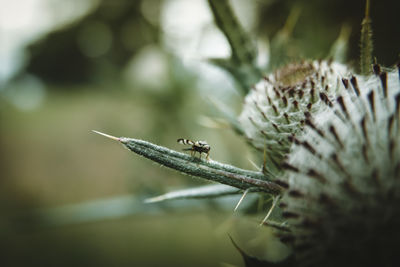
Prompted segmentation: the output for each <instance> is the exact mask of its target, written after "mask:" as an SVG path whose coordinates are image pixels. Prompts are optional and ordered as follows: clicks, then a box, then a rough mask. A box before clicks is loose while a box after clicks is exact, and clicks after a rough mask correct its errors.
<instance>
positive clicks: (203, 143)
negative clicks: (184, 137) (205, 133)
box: [198, 141, 208, 146]
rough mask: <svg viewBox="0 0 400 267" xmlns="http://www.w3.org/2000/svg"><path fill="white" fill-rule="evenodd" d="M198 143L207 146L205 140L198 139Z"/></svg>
mask: <svg viewBox="0 0 400 267" xmlns="http://www.w3.org/2000/svg"><path fill="white" fill-rule="evenodd" d="M198 144H199V145H200V146H208V144H207V142H205V141H199V142H198Z"/></svg>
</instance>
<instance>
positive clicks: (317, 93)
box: [239, 61, 349, 170]
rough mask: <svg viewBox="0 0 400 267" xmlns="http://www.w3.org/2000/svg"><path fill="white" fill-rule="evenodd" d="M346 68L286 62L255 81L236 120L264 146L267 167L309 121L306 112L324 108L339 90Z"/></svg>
mask: <svg viewBox="0 0 400 267" xmlns="http://www.w3.org/2000/svg"><path fill="white" fill-rule="evenodd" d="M348 74H349V70H348V69H347V68H346V67H345V66H344V65H342V64H339V63H335V62H329V61H304V62H300V63H294V64H289V65H287V66H285V67H283V68H281V69H278V70H277V71H276V72H275V73H273V74H270V75H269V76H267V77H265V78H264V79H263V80H262V81H260V82H259V83H257V84H256V85H255V86H254V88H253V90H252V91H251V92H250V93H249V94H248V95H247V97H246V99H245V103H244V107H243V111H242V113H241V115H240V117H239V121H240V123H241V125H242V127H243V129H244V132H245V135H246V137H247V138H248V140H249V141H250V143H251V144H252V145H253V146H254V147H256V148H257V149H259V150H264V149H265V150H266V152H267V154H268V159H269V163H270V166H268V167H269V168H270V169H271V168H272V169H278V170H279V169H280V164H281V162H282V160H283V158H284V157H285V155H286V154H287V153H288V152H289V148H290V144H291V142H290V140H289V139H288V138H289V137H290V136H292V135H294V134H297V133H299V132H300V131H301V130H302V129H303V127H304V125H305V124H306V123H307V122H308V121H307V116H306V114H308V113H310V114H317V113H321V112H324V110H326V109H327V108H328V107H329V106H330V105H332V100H333V98H334V96H335V95H336V94H338V93H341V90H343V86H341V83H342V81H341V79H342V77H344V76H346V75H348Z"/></svg>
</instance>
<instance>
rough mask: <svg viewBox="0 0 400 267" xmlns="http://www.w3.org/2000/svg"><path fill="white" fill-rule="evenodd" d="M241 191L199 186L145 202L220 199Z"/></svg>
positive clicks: (220, 185)
mask: <svg viewBox="0 0 400 267" xmlns="http://www.w3.org/2000/svg"><path fill="white" fill-rule="evenodd" d="M240 191H241V190H240V189H238V188H235V187H232V186H228V185H223V184H212V185H206V186H199V187H193V188H187V189H183V190H177V191H172V192H168V193H166V194H163V195H160V196H157V197H152V198H148V199H146V200H145V202H146V203H154V202H161V201H165V200H173V199H184V198H185V199H186V198H213V197H221V196H225V195H233V194H238V193H239V192H240Z"/></svg>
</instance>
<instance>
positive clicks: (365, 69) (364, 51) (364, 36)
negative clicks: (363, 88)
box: [360, 0, 373, 75]
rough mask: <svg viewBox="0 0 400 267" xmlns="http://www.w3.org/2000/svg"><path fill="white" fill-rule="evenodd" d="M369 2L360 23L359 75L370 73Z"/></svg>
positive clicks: (370, 27) (370, 32) (370, 28)
mask: <svg viewBox="0 0 400 267" xmlns="http://www.w3.org/2000/svg"><path fill="white" fill-rule="evenodd" d="M369 7H370V3H369V0H367V1H366V4H365V17H364V19H363V21H362V22H361V41H360V52H361V55H360V68H361V74H362V75H367V74H370V73H371V72H372V69H371V66H372V50H373V44H372V26H371V25H372V22H371V19H370V17H369Z"/></svg>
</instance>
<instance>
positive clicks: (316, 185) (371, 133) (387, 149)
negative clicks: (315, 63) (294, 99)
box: [280, 66, 400, 266]
mask: <svg viewBox="0 0 400 267" xmlns="http://www.w3.org/2000/svg"><path fill="white" fill-rule="evenodd" d="M374 69H375V75H371V76H369V77H364V76H350V77H349V80H350V82H348V80H347V79H344V80H343V81H344V82H343V84H342V85H341V87H342V88H339V89H338V90H337V92H339V94H338V95H337V96H336V97H335V99H334V101H332V105H330V106H329V108H328V109H326V110H325V111H324V112H323V113H316V114H310V115H309V117H308V118H307V119H308V120H310V122H312V124H308V125H306V127H305V128H304V131H303V133H302V134H301V135H298V136H296V137H293V138H292V140H293V146H292V149H291V152H290V154H289V157H288V159H287V160H286V161H285V162H284V163H283V164H282V166H283V167H284V168H285V169H286V170H287V175H286V178H287V180H286V181H285V182H286V183H287V190H286V192H285V193H284V195H283V198H282V201H281V203H280V206H281V207H282V208H283V217H284V218H285V219H286V220H287V222H288V223H289V225H290V228H291V232H290V233H288V232H285V233H280V237H281V240H282V241H284V242H286V243H288V244H290V245H292V246H293V249H294V253H295V257H296V261H297V262H299V263H302V265H304V266H371V264H372V266H373V265H375V266H394V265H395V263H396V261H397V257H396V254H397V244H398V243H399V242H400V232H399V230H398V225H399V223H400V209H399V204H400V118H399V116H400V83H399V82H400V81H399V73H398V71H391V72H388V73H387V72H382V71H381V70H380V67H379V66H375V68H374Z"/></svg>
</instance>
